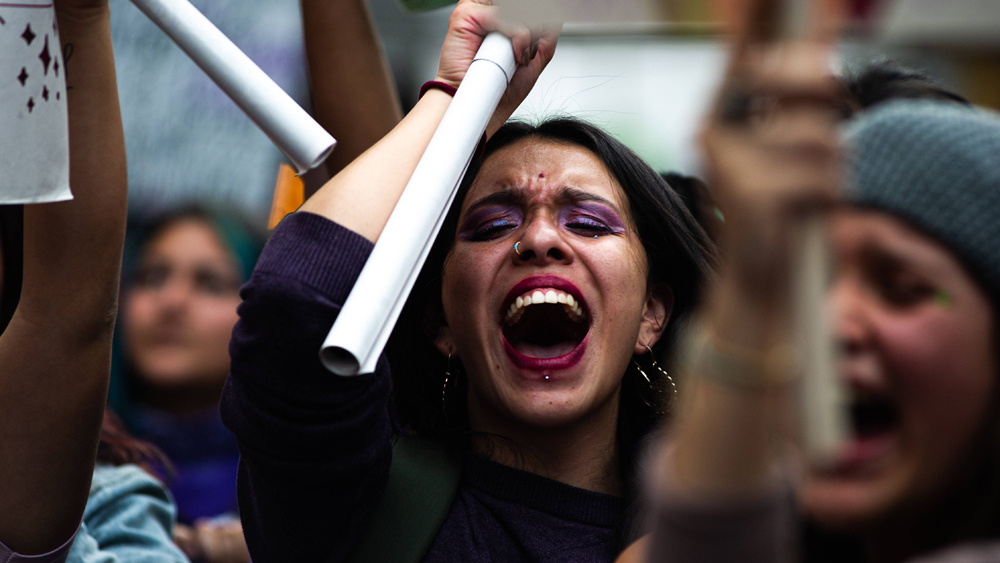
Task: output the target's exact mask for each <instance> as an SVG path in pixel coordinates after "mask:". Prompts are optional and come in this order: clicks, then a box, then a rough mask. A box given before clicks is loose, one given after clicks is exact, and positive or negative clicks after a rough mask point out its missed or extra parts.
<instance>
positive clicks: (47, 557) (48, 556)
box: [0, 532, 76, 563]
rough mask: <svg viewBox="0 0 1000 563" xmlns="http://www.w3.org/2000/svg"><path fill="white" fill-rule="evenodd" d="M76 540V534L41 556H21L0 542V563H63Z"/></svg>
mask: <svg viewBox="0 0 1000 563" xmlns="http://www.w3.org/2000/svg"><path fill="white" fill-rule="evenodd" d="M75 540H76V533H75V532H74V533H73V536H72V537H70V538H69V539H68V540H66V543H64V544H62V545H61V546H59V547H57V548H55V549H53V550H52V551H50V552H48V553H43V554H41V555H21V554H20V553H17V552H15V551H14V550H12V549H10V548H9V547H7V546H6V545H4V543H3V542H0V563H63V561H66V557H68V556H69V550H70V549H72V547H73V542H74V541H75Z"/></svg>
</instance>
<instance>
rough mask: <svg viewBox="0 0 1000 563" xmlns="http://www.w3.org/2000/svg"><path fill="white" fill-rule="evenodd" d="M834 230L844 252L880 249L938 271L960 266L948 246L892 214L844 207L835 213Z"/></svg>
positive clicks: (833, 216)
mask: <svg viewBox="0 0 1000 563" xmlns="http://www.w3.org/2000/svg"><path fill="white" fill-rule="evenodd" d="M831 227H832V234H833V237H834V242H835V244H836V245H837V246H838V248H839V249H840V250H841V251H842V252H843V251H849V252H850V251H860V250H865V249H870V248H878V249H879V250H881V251H883V252H885V253H888V254H892V255H893V256H896V257H897V258H900V259H904V260H906V261H908V262H912V263H918V264H922V265H924V266H925V267H928V268H933V269H935V270H939V269H951V268H958V267H959V261H958V259H957V258H956V257H955V256H954V254H953V253H952V252H951V251H950V250H949V249H948V248H947V247H946V246H945V245H943V244H942V243H940V242H939V241H937V240H936V239H934V238H932V237H930V236H928V235H927V234H925V233H923V232H921V231H919V230H918V229H916V228H914V227H912V226H910V225H909V224H907V223H906V222H905V221H903V220H902V219H900V218H898V217H896V216H894V215H891V214H889V213H885V212H882V211H877V210H871V209H863V208H855V207H851V206H844V207H841V208H838V209H837V210H836V211H834V213H833V214H832V216H831Z"/></svg>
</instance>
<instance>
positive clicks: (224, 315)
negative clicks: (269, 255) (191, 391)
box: [123, 218, 243, 399]
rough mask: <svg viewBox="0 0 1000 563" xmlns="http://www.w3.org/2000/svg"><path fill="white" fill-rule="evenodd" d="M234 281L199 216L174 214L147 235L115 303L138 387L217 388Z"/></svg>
mask: <svg viewBox="0 0 1000 563" xmlns="http://www.w3.org/2000/svg"><path fill="white" fill-rule="evenodd" d="M242 281H243V280H242V279H241V276H240V273H239V269H238V265H237V263H236V258H235V257H234V256H233V254H232V253H231V252H230V251H229V250H228V249H227V248H226V246H225V245H224V243H223V241H222V240H221V239H220V237H219V235H218V234H217V233H216V232H215V230H214V229H213V228H212V227H211V226H210V225H209V224H208V223H207V222H206V221H204V220H202V219H199V218H182V219H179V220H177V221H175V222H173V223H169V224H168V225H167V226H166V227H164V228H163V229H161V230H160V232H159V233H157V234H156V235H154V236H153V237H152V238H151V239H150V240H149V242H148V243H147V244H146V246H145V248H143V250H142V252H141V255H140V257H139V264H138V268H137V272H136V276H135V279H134V283H133V285H132V286H131V287H130V288H128V290H127V292H126V293H125V298H124V302H123V305H124V314H123V324H124V336H125V347H126V353H127V355H128V358H129V361H130V364H131V367H132V368H133V370H134V371H135V373H136V375H137V376H138V377H139V378H140V379H141V380H142V383H143V384H144V385H146V386H149V387H151V388H154V389H156V388H159V389H177V388H183V387H206V386H208V387H216V386H217V387H218V389H219V390H221V388H222V384H223V383H224V381H225V378H226V376H227V374H228V373H229V338H230V336H231V334H232V331H233V326H234V325H235V324H236V320H237V315H236V306H237V305H238V304H239V302H240V297H239V294H238V290H239V286H240V284H241V283H242ZM216 399H217V397H216Z"/></svg>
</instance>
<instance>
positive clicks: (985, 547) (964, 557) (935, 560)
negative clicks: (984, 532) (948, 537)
mask: <svg viewBox="0 0 1000 563" xmlns="http://www.w3.org/2000/svg"><path fill="white" fill-rule="evenodd" d="M995 561H1000V541H986V542H980V543H967V544H961V545H957V546H952V547H948V548H945V549H943V550H941V551H938V552H936V553H933V554H931V555H927V556H923V557H918V558H916V559H912V560H910V561H909V562H908V563H993V562H995Z"/></svg>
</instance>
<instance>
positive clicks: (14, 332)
mask: <svg viewBox="0 0 1000 563" xmlns="http://www.w3.org/2000/svg"><path fill="white" fill-rule="evenodd" d="M55 6H56V13H57V18H58V26H59V32H60V35H61V39H62V42H63V45H64V46H65V51H66V52H72V55H71V56H69V57H68V60H67V61H66V67H67V68H66V72H67V75H66V77H67V94H66V99H67V103H68V108H69V136H70V157H71V163H70V186H71V188H72V190H73V195H74V199H73V200H72V201H68V202H64V203H51V204H44V205H29V206H25V209H24V280H23V287H22V291H21V301H20V303H19V305H18V308H17V310H16V312H15V314H14V317H13V319H12V320H11V323H10V325H9V326H8V328H7V330H6V331H5V332H4V333H3V336H2V337H0V365H2V366H3V368H2V371H0V412H2V413H3V418H4V423H3V425H0V428H2V429H0V541H3V542H4V543H5V544H6V545H7V546H8V547H9V548H11V549H13V550H15V551H18V552H20V553H24V554H34V553H42V552H46V551H49V550H52V549H54V548H56V547H58V546H59V545H61V544H62V543H64V542H65V541H66V540H68V539H69V538H70V536H72V534H73V532H74V530H76V528H77V526H78V525H79V523H80V519H81V517H82V516H83V509H84V506H85V505H86V502H87V495H88V492H89V489H90V481H91V475H92V473H93V468H94V458H95V455H96V452H97V442H98V434H99V431H100V428H101V421H102V418H103V413H104V404H105V398H106V395H107V386H108V373H109V369H110V364H111V335H112V330H113V327H114V319H115V311H116V306H117V294H118V277H119V270H120V268H121V253H122V244H123V240H124V236H125V210H126V195H127V194H126V191H127V190H126V188H127V179H126V173H125V142H124V135H123V133H122V124H121V115H120V112H119V108H118V91H117V87H116V85H115V69H114V59H113V55H112V49H111V31H110V24H109V9H108V4H107V0H56V1H55ZM70 45H72V48H70V47H69V46H70Z"/></svg>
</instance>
